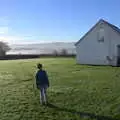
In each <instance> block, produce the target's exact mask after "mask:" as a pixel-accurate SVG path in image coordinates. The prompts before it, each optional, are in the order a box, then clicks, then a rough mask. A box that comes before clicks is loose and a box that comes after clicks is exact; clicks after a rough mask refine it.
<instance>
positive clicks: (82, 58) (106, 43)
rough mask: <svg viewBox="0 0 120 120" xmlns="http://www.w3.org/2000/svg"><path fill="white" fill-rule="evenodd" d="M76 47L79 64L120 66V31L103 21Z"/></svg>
mask: <svg viewBox="0 0 120 120" xmlns="http://www.w3.org/2000/svg"><path fill="white" fill-rule="evenodd" d="M75 46H76V59H77V63H79V64H90V65H111V66H120V29H119V28H118V27H116V26H114V25H112V24H110V23H108V22H107V21H105V20H103V19H100V20H99V21H98V22H97V23H96V24H95V25H94V26H93V27H92V28H91V29H90V30H89V31H88V32H87V33H86V34H85V35H84V36H83V37H82V38H81V39H80V40H79V41H78V42H77V43H76V44H75Z"/></svg>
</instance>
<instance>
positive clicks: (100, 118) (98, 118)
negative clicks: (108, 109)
mask: <svg viewBox="0 0 120 120" xmlns="http://www.w3.org/2000/svg"><path fill="white" fill-rule="evenodd" d="M47 107H50V108H54V109H56V110H58V111H65V112H70V113H72V114H78V115H80V117H83V118H85V117H89V118H91V119H96V120H118V119H116V118H111V117H108V116H100V115H95V114H93V113H86V112H78V111H75V110H72V109H66V108H60V107H58V106H55V105H53V104H50V103H48V105H47Z"/></svg>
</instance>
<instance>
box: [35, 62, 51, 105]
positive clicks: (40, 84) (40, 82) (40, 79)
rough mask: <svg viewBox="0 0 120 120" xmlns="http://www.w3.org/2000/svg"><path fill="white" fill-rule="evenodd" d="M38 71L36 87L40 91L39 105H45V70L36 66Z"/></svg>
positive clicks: (47, 85)
mask: <svg viewBox="0 0 120 120" xmlns="http://www.w3.org/2000/svg"><path fill="white" fill-rule="evenodd" d="M37 68H38V71H37V73H36V85H37V88H38V89H39V90H40V102H41V104H47V95H46V90H47V88H48V87H49V80H48V76H47V73H46V71H45V70H43V69H42V64H38V65H37Z"/></svg>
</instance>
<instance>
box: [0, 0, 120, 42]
mask: <svg viewBox="0 0 120 120" xmlns="http://www.w3.org/2000/svg"><path fill="white" fill-rule="evenodd" d="M119 5H120V0H0V41H4V42H8V43H10V44H20V43H40V42H45V43H46V42H77V41H78V40H79V39H80V38H81V37H82V36H83V35H84V34H85V33H86V32H87V31H88V30H89V29H90V28H91V27H92V26H93V25H94V24H95V23H96V22H97V21H98V20H99V19H101V18H102V19H104V20H107V21H108V22H110V23H112V24H115V25H117V26H120V14H119Z"/></svg>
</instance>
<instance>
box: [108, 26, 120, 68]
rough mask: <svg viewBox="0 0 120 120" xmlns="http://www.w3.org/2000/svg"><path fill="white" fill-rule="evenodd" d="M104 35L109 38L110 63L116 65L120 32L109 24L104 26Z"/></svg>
mask: <svg viewBox="0 0 120 120" xmlns="http://www.w3.org/2000/svg"><path fill="white" fill-rule="evenodd" d="M106 31H107V32H106V34H107V35H106V37H107V39H108V40H109V42H110V43H109V56H110V57H111V59H112V61H111V63H110V64H111V65H113V66H116V65H117V56H118V55H117V45H120V34H119V33H117V32H116V31H115V30H113V29H112V28H111V27H110V26H106Z"/></svg>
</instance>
